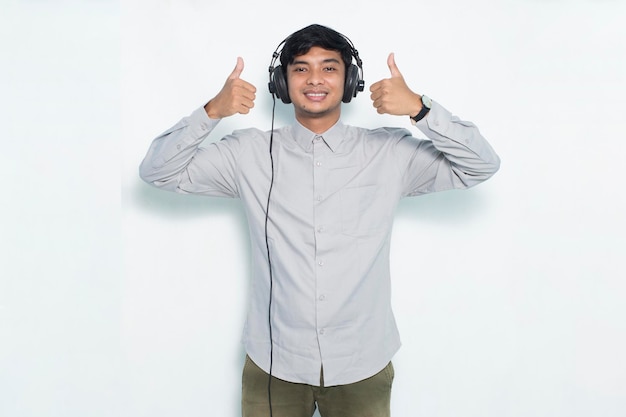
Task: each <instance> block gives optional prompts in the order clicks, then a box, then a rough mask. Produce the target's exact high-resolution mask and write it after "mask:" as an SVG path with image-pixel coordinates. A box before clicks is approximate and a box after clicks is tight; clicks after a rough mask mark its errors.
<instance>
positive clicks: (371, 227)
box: [340, 184, 388, 237]
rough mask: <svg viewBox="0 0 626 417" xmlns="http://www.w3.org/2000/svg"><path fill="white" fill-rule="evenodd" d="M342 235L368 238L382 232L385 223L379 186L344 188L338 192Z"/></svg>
mask: <svg viewBox="0 0 626 417" xmlns="http://www.w3.org/2000/svg"><path fill="white" fill-rule="evenodd" d="M340 198H341V230H342V233H344V234H346V235H350V236H355V237H368V236H372V235H375V234H377V233H379V232H381V231H382V230H384V226H385V224H386V223H387V217H388V216H387V214H386V213H385V212H386V210H385V208H384V206H385V205H384V204H382V203H383V201H382V200H381V199H382V198H384V195H383V192H382V187H381V186H380V185H376V184H374V185H364V186H356V187H346V188H344V189H342V190H341V192H340Z"/></svg>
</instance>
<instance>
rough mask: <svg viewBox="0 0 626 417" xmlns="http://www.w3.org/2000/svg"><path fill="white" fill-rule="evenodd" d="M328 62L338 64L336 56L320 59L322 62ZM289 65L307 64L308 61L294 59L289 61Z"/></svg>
mask: <svg viewBox="0 0 626 417" xmlns="http://www.w3.org/2000/svg"><path fill="white" fill-rule="evenodd" d="M330 62H332V63H335V64H340V62H339V60H338V59H337V58H326V59H325V60H323V61H322V63H323V64H328V63H330ZM291 65H309V62H308V61H304V60H295V61H293V62H292V63H291Z"/></svg>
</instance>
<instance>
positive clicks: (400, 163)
mask: <svg viewBox="0 0 626 417" xmlns="http://www.w3.org/2000/svg"><path fill="white" fill-rule="evenodd" d="M277 56H278V54H277V53H275V55H274V59H276V57H277ZM352 58H355V59H356V61H357V66H355V65H354V64H352ZM280 62H281V65H280V66H278V67H277V68H275V69H273V72H272V76H271V82H270V90H271V91H272V92H273V93H274V94H275V95H276V96H278V97H279V98H281V99H282V100H283V101H284V102H286V103H289V102H291V103H293V108H294V112H295V119H296V121H295V123H294V124H292V125H289V126H284V127H282V128H279V129H276V130H274V129H272V131H270V132H263V131H260V130H258V129H246V130H239V131H235V132H234V133H233V134H231V135H228V136H226V137H225V138H223V139H222V140H220V141H217V142H212V143H210V144H208V146H206V147H200V145H201V143H202V142H203V141H204V140H205V138H206V137H207V135H208V134H209V133H210V132H211V130H212V129H213V128H214V127H215V126H216V125H217V123H218V122H219V120H220V119H222V118H225V117H228V116H231V115H233V114H236V113H242V114H246V113H248V112H249V111H250V109H251V108H252V107H253V106H254V100H255V98H256V88H255V87H254V86H253V85H251V84H250V83H248V82H246V81H244V80H243V79H241V78H240V76H241V73H242V71H243V68H244V64H243V60H242V59H241V58H238V59H237V65H236V67H235V69H234V70H233V72H232V73H231V74H230V76H229V77H228V79H227V81H226V83H225V84H224V86H223V88H222V90H221V91H220V92H219V93H218V94H217V95H216V96H215V97H214V98H213V99H211V100H210V101H209V102H208V103H207V104H206V105H205V106H203V107H202V108H199V109H197V110H196V111H195V112H193V113H192V114H191V115H190V116H189V117H186V118H184V119H183V120H181V121H180V122H179V123H177V124H176V125H175V126H173V127H172V128H171V129H169V130H167V131H166V132H165V133H163V134H162V135H161V136H159V137H157V138H156V139H155V140H154V141H153V143H152V145H151V146H150V149H149V150H148V153H147V155H146V157H145V159H144V161H143V162H142V164H141V169H140V173H141V177H142V178H143V179H144V180H145V181H147V182H149V183H151V184H153V185H155V186H157V187H160V188H163V189H166V190H171V191H176V192H180V193H194V194H203V195H207V196H222V197H237V198H241V200H242V203H243V205H244V208H245V212H246V215H247V218H248V223H249V230H250V236H251V240H252V255H253V268H252V269H253V277H252V280H251V289H252V290H251V294H252V295H251V300H250V306H249V312H248V317H247V320H246V325H245V330H244V337H243V342H244V345H245V349H246V352H247V358H246V364H245V366H244V371H243V398H242V408H243V415H244V417H250V416H254V417H258V416H268V415H271V416H274V417H280V416H285V417H299V416H311V415H312V414H313V413H314V410H315V408H316V407H318V408H319V411H320V414H321V415H322V416H323V417H352V416H354V417H365V416H372V417H380V416H388V415H389V413H390V411H389V410H390V405H389V398H390V392H391V385H392V380H393V368H392V365H391V358H392V356H393V355H394V353H395V352H396V351H397V350H398V348H399V346H400V341H399V336H398V332H397V328H396V324H395V321H394V317H393V313H392V310H391V305H390V304H391V302H390V299H391V296H390V277H389V244H390V235H391V227H392V223H393V213H394V211H395V208H396V206H397V204H398V202H399V200H400V199H401V198H402V197H406V196H417V195H421V194H425V193H430V192H435V191H441V190H448V189H454V188H457V189H463V188H467V187H471V186H473V185H476V184H478V183H480V182H482V181H484V180H486V179H488V178H489V177H491V176H492V175H493V174H494V173H495V172H496V171H497V170H498V167H499V159H498V156H497V155H496V154H495V152H494V151H493V150H492V148H491V147H490V145H489V144H488V143H487V142H486V141H485V139H484V138H483V137H482V136H481V134H480V133H479V131H478V129H477V128H476V127H475V126H474V125H473V124H471V123H469V122H465V121H460V120H459V119H458V118H456V117H454V116H452V115H451V114H450V113H449V112H448V111H447V110H445V109H444V108H443V107H442V106H440V105H439V104H438V103H436V102H434V101H431V100H429V99H428V98H427V97H426V96H421V95H419V94H416V93H414V92H413V91H411V90H410V89H409V87H408V86H407V85H406V83H405V81H404V79H403V77H402V74H401V73H400V71H399V69H398V67H397V66H396V64H395V60H394V56H393V54H391V55H389V57H388V61H387V63H388V66H389V69H390V71H391V77H390V78H388V79H384V80H381V81H379V82H377V83H374V84H373V85H372V86H371V87H370V91H371V99H372V102H373V105H374V107H375V108H376V110H377V112H378V113H380V114H384V113H388V114H393V115H404V116H406V117H407V122H409V121H412V123H413V124H415V125H416V127H417V128H418V129H419V130H420V131H421V132H422V133H423V134H424V135H426V136H427V137H428V139H429V140H423V139H417V138H414V137H412V136H411V134H410V132H409V131H407V130H406V129H399V128H381V129H376V130H367V129H363V128H358V127H352V126H347V125H344V124H343V123H342V122H341V121H340V114H341V103H342V102H349V101H350V100H351V97H353V96H354V95H356V93H357V92H358V91H359V90H360V86H361V85H362V80H361V79H360V78H361V77H360V73H361V72H362V71H359V70H360V69H361V68H360V66H361V63H360V58H359V57H358V53H357V51H356V50H355V49H354V47H353V46H352V43H351V42H350V41H349V40H348V39H347V38H346V37H345V36H343V35H341V34H340V33H338V32H336V31H334V30H332V29H330V28H327V27H324V26H319V25H312V26H308V27H306V28H304V29H301V30H299V31H297V32H295V33H294V34H292V35H290V36H289V37H288V38H287V39H286V40H285V41H284V46H283V48H282V50H281V52H280Z"/></svg>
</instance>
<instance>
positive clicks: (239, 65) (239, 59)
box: [228, 56, 243, 80]
mask: <svg viewBox="0 0 626 417" xmlns="http://www.w3.org/2000/svg"><path fill="white" fill-rule="evenodd" d="M242 72H243V58H242V57H240V56H238V57H237V65H235V69H234V70H233V72H232V73H231V74H230V76H229V77H228V78H230V79H231V80H234V79H236V78H239V76H240V75H241V73H242Z"/></svg>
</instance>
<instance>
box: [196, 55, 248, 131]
mask: <svg viewBox="0 0 626 417" xmlns="http://www.w3.org/2000/svg"><path fill="white" fill-rule="evenodd" d="M242 72H243V59H242V58H241V57H237V65H236V66H235V69H234V70H233V72H232V73H231V74H230V75H229V76H228V79H227V80H226V82H225V83H224V87H222V90H221V91H220V92H219V93H218V94H217V95H216V96H215V97H213V98H212V99H211V100H210V101H209V102H208V103H207V104H206V105H205V106H204V110H205V111H206V113H207V114H208V115H209V117H210V118H211V119H221V118H224V117H228V116H232V115H233V114H235V113H241V114H247V113H249V112H250V109H251V108H253V107H254V99H255V98H256V94H255V93H256V88H255V87H254V86H253V85H252V84H250V83H249V82H247V81H244V80H242V79H241V78H239V77H240V76H241V73H242Z"/></svg>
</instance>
